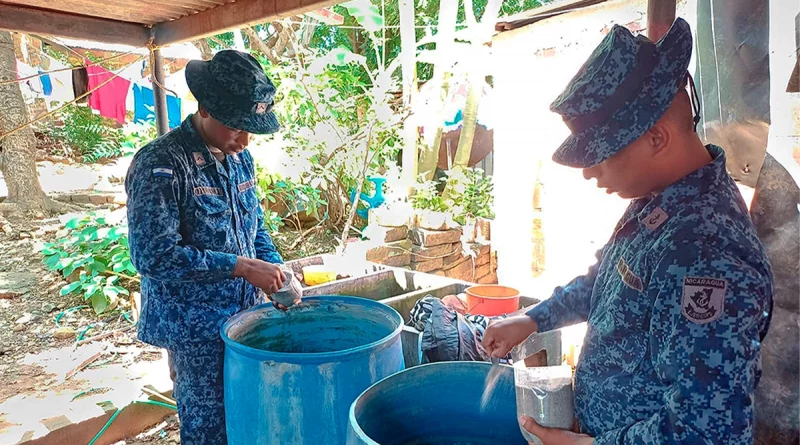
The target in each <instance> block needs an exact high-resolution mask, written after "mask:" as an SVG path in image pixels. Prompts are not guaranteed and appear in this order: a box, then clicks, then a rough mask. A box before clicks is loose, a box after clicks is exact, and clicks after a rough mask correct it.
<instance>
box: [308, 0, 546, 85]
mask: <svg viewBox="0 0 800 445" xmlns="http://www.w3.org/2000/svg"><path fill="white" fill-rule="evenodd" d="M487 1H488V0H473V2H472V5H473V10H474V13H475V17H476V18H477V19H478V20H479V21H480V19H481V16H482V15H483V12H484V10H485V9H486V4H487ZM551 1H552V0H505V1H504V2H503V6H502V7H501V9H500V16H501V17H502V16H508V15H513V14H518V13H520V12H524V11H528V10H531V9H535V8H538V7H540V6H542V5H544V4H547V3H550V2H551ZM353 3H355V2H348V3H344V4H339V5H336V6H334V7H333V9H334V11H336V12H337V13H339V14H341V15H342V16H343V17H344V23H343V26H345V27H347V28H344V27H342V28H340V27H337V26H329V25H325V24H318V25H317V26H316V28H315V29H314V35H313V36H312V37H311V40H310V47H311V48H313V49H317V50H331V49H333V48H338V47H346V48H348V49H349V50H350V51H352V52H354V53H356V54H361V55H364V56H365V57H366V58H367V63H368V64H369V66H370V67H371V68H372V69H375V68H376V67H377V66H378V58H377V54H376V52H375V48H374V47H373V46H372V45H371V41H370V37H369V36H368V34H369V32H373V31H374V28H371V27H369V26H367V25H366V24H362V23H361V20H360V19H361V16H363V15H365V14H359V12H360V10H361V9H364V5H363V3H370V2H369V1H368V0H367V1H366V2H359V3H355V5H357V6H359V8H358V9H357V10H356V11H355V12H354V13H353V14H351V13H350V9H351V8H352V7H353V5H352V4H353ZM371 3H372V8H374V9H371V10H372V11H373V12H374V11H377V12H378V13H379V14H381V13H382V7H383V9H385V14H381V15H382V19H383V20H382V22H383V26H385V29H383V30H381V35H380V38H381V40H383V36H384V35H385V38H386V40H385V42H383V41H381V42H380V43H379V45H378V46H379V48H381V51H382V52H383V53H384V54H385V55H386V59H388V60H391V59H393V58H395V57H397V55H399V54H400V51H401V45H400V29H399V26H400V8H399V6H398V5H399V1H398V0H385V2H384V3H383V4H381V2H380V1H378V0H373V1H372V2H371ZM458 10H459V12H458V19H457V22H458V24H459V25H458V26H457V28H456V29H464V28H465V27H466V17H465V11H464V8H463V7H459V8H458ZM414 21H415V23H414V24H415V26H416V27H417V28H416V30H415V31H416V37H417V41H419V40H421V39H422V38H423V37H425V36H432V35H435V34H436V33H437V32H438V25H439V0H415V1H414ZM353 26H355V27H358V26H363V27H364V29H350V27H353ZM423 48H424V49H429V50H430V49H434V48H435V45H434V44H432V43H431V44H428V45H425V46H423ZM417 76H418V78H419V79H420V80H421V81H426V80H429V79H431V77H432V76H433V66H432V65H430V64H427V63H418V64H417Z"/></svg>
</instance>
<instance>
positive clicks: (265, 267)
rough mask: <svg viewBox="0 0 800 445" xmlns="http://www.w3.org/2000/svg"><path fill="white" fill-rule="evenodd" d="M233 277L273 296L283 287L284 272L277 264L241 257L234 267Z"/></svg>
mask: <svg viewBox="0 0 800 445" xmlns="http://www.w3.org/2000/svg"><path fill="white" fill-rule="evenodd" d="M233 276H234V277H242V278H244V279H245V280H247V281H248V282H249V283H250V284H252V285H253V286H256V287H258V288H260V289H261V290H263V291H264V293H265V294H267V295H271V294H274V293H275V292H277V291H278V289H280V288H281V287H283V272H282V271H281V268H280V267H279V266H278V265H277V264H271V263H268V262H266V261H261V260H257V259H254V258H246V257H241V256H240V257H239V258H237V260H236V266H234V267H233Z"/></svg>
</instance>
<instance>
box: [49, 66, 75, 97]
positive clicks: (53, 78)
mask: <svg viewBox="0 0 800 445" xmlns="http://www.w3.org/2000/svg"><path fill="white" fill-rule="evenodd" d="M56 69H58V68H56ZM50 83H51V84H52V86H53V92H52V94H50V98H49V100H50V101H57V102H70V101H71V100H73V99H75V92H74V90H73V87H72V71H59V72H56V73H51V74H50Z"/></svg>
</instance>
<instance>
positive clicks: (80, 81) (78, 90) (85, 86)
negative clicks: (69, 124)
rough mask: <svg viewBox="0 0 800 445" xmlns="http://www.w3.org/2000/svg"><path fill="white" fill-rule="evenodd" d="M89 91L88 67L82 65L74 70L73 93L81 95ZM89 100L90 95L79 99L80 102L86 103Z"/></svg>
mask: <svg viewBox="0 0 800 445" xmlns="http://www.w3.org/2000/svg"><path fill="white" fill-rule="evenodd" d="M87 91H89V74H88V73H87V71H86V67H85V66H82V67H80V68H76V69H74V70H72V93H73V96H75V97H81V96H82V95H84V94H86V92H87ZM88 101H89V96H86V97H82V98H80V99H78V103H79V104H82V103H86V102H88Z"/></svg>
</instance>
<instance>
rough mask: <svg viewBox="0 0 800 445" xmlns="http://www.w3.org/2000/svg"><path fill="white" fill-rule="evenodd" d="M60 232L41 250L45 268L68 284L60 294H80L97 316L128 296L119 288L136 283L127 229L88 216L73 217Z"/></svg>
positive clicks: (99, 218)
mask: <svg viewBox="0 0 800 445" xmlns="http://www.w3.org/2000/svg"><path fill="white" fill-rule="evenodd" d="M64 229H65V230H64V232H66V233H65V235H64V236H63V237H61V238H59V239H58V240H56V241H54V242H51V243H46V244H45V245H44V247H43V248H42V250H41V254H42V257H43V258H42V263H44V265H45V266H46V267H47V269H49V270H51V271H59V272H61V274H62V275H63V276H64V277H65V278H67V280H68V281H70V283H69V284H67V285H66V286H64V287H62V288H61V295H62V296H63V295H67V294H71V293H75V294H82V295H83V299H84V300H87V301H90V302H91V304H92V307H93V308H94V310H95V312H96V313H98V314H99V313H102V312H104V311H106V310H107V309H109V307H113V306H115V305H116V301H117V298H118V297H119V296H120V295H128V292H129V291H128V289H126V288H125V287H123V285H130V284H131V282H137V281H138V278H136V275H137V274H136V269H135V268H134V267H133V264H131V260H130V254H129V250H128V249H129V248H128V229H127V227H125V226H121V225H120V226H114V225H111V224H109V223H108V222H107V221H106V218H104V217H98V216H96V215H94V214H91V215H87V216H83V217H76V218H73V219H72V220H70V221H69V222H67V223H66V225H65V226H64Z"/></svg>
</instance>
